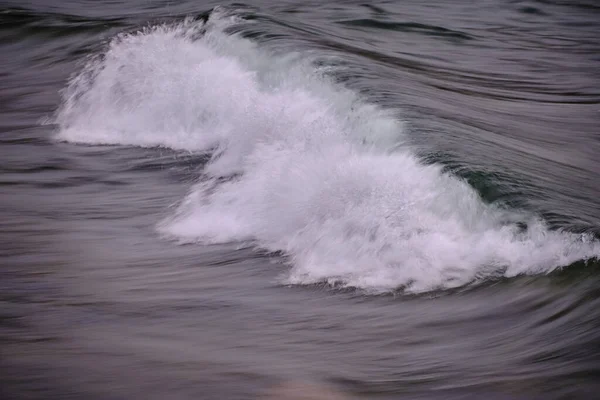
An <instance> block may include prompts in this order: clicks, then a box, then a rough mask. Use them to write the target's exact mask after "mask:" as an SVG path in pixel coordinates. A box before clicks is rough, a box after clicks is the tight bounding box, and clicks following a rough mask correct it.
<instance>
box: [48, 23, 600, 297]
mask: <svg viewBox="0 0 600 400" xmlns="http://www.w3.org/2000/svg"><path fill="white" fill-rule="evenodd" d="M227 20H228V19H227V18H225V17H219V16H218V15H213V16H212V17H211V20H210V22H209V23H207V24H204V23H202V22H197V21H192V20H188V21H185V22H183V23H181V24H177V25H172V26H167V25H161V26H158V27H154V28H148V29H145V30H142V31H140V32H137V33H132V34H126V35H121V36H119V37H117V38H115V39H114V40H112V42H111V43H110V44H109V45H108V48H107V50H106V51H105V52H104V53H103V54H102V55H101V56H97V57H95V58H92V59H90V60H89V62H88V64H87V65H86V66H85V68H83V71H82V72H81V73H80V74H78V75H77V76H76V77H74V79H72V80H71V82H70V84H69V86H68V88H67V89H66V90H65V91H64V93H63V95H64V101H63V105H62V106H61V108H60V110H59V111H58V113H57V118H56V122H57V123H58V125H59V127H60V128H59V133H58V137H59V138H60V139H62V140H67V141H71V142H79V143H88V144H117V145H134V146H151V147H153V146H161V147H168V148H172V149H175V150H182V151H188V152H210V153H211V154H212V158H211V160H210V162H209V163H208V164H207V165H206V167H205V168H204V170H203V172H202V176H201V177H199V183H198V184H196V185H195V186H194V187H193V188H192V189H191V192H190V194H189V195H188V196H187V197H186V198H185V199H184V200H183V201H182V203H181V205H180V207H179V209H178V210H177V212H176V213H175V215H173V216H172V217H170V218H168V219H167V220H166V221H162V222H161V223H160V224H159V228H158V229H159V230H160V231H161V232H163V233H164V234H166V235H168V236H170V237H173V238H177V239H178V240H180V241H185V242H198V243H202V244H210V243H223V242H236V241H250V242H251V243H253V244H255V245H256V246H258V247H260V248H263V249H266V250H270V251H278V252H282V253H283V254H285V259H286V260H287V261H286V264H288V265H289V267H286V270H285V271H286V272H285V277H284V278H283V280H284V282H287V283H294V284H311V283H319V282H328V283H330V284H335V285H341V286H353V287H359V288H363V289H366V290H369V291H376V292H380V291H388V290H394V289H397V288H403V289H404V290H406V291H408V292H422V291H428V290H433V289H439V288H450V287H456V286H461V285H465V284H467V283H470V282H473V281H478V280H484V279H487V278H490V277H498V276H507V277H512V276H516V275H519V274H538V273H548V272H550V271H553V270H555V269H556V268H559V267H562V266H566V265H569V264H571V263H573V262H575V261H578V260H583V259H587V258H590V257H596V256H597V255H599V254H600V245H599V244H598V243H597V242H595V241H594V240H593V239H592V238H590V237H588V236H585V235H579V234H573V233H568V232H563V231H556V230H550V229H548V227H547V226H546V225H545V223H544V222H543V220H541V219H539V218H537V217H536V216H534V215H526V214H523V213H518V212H517V211H511V210H505V209H500V208H498V207H495V206H494V205H489V204H485V203H484V202H483V201H482V200H481V198H480V197H479V195H478V193H477V192H476V191H475V190H474V189H473V188H471V187H470V186H469V185H468V184H466V183H465V182H464V181H462V180H461V179H459V178H457V177H455V176H452V175H449V174H447V173H444V172H443V171H442V169H441V167H440V166H437V165H424V164H423V163H422V162H420V160H419V159H418V158H417V157H416V156H415V155H414V154H413V152H412V151H411V149H410V147H409V146H407V144H406V136H405V133H404V132H403V124H402V123H401V121H400V120H399V119H398V118H397V117H396V116H395V115H393V114H392V113H390V112H389V111H385V110H382V109H380V108H378V107H376V106H374V105H370V104H368V103H366V102H365V101H363V100H362V99H361V98H360V96H359V95H358V94H356V93H354V92H352V91H350V90H349V89H346V88H344V87H341V86H339V85H336V84H334V83H332V82H331V80H330V79H328V78H327V77H326V76H325V74H324V73H323V71H321V70H319V69H318V68H317V67H315V66H314V64H313V63H311V62H310V57H307V55H306V54H305V53H292V52H290V53H289V54H287V55H282V54H278V55H274V54H270V53H269V52H267V51H266V50H263V49H260V48H259V47H258V46H257V45H256V44H255V43H253V42H251V41H249V40H247V39H243V38H241V37H239V36H237V35H229V34H226V33H224V29H223V28H224V26H226V25H227V24H228V23H229V22H228V21H227Z"/></svg>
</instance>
